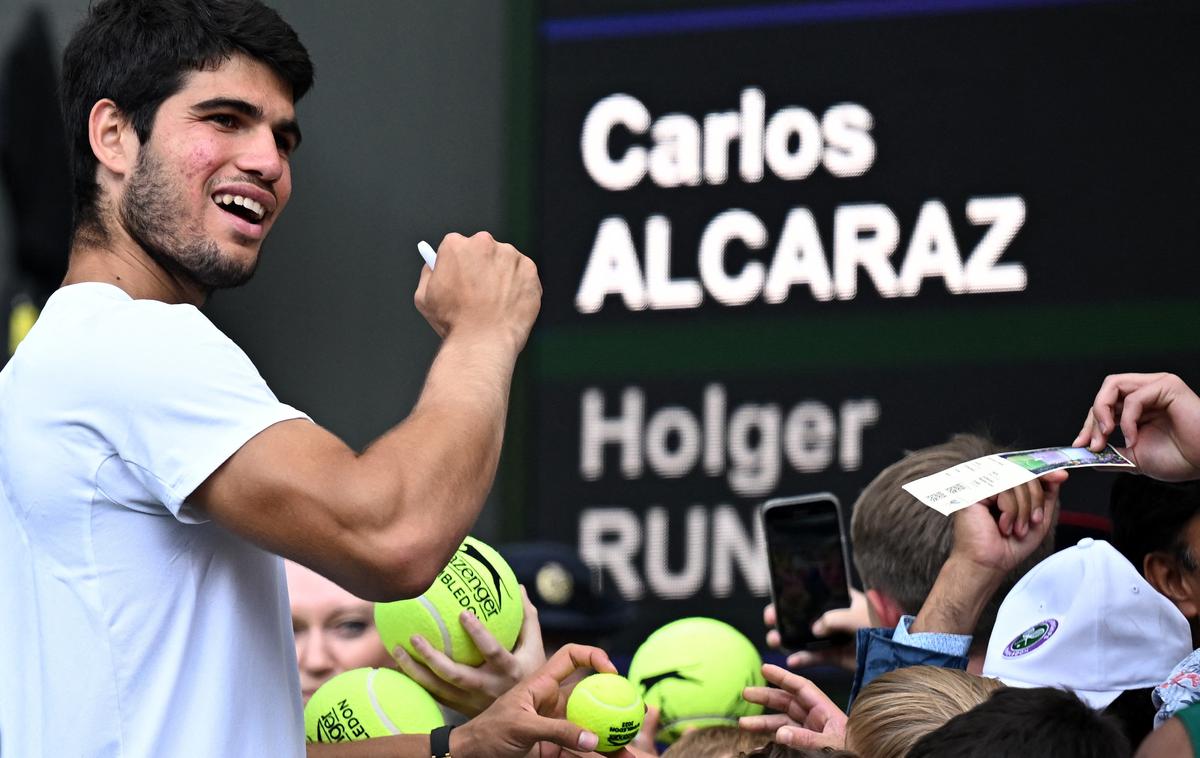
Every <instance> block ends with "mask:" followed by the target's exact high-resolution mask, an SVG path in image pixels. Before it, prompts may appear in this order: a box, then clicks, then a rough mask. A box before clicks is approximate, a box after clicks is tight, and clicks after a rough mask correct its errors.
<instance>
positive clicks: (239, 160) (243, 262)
mask: <svg viewBox="0 0 1200 758" xmlns="http://www.w3.org/2000/svg"><path fill="white" fill-rule="evenodd" d="M299 141H300V130H299V128H298V126H297V125H296V121H295V109H294V107H293V104H292V94H291V90H290V89H289V88H288V86H287V85H286V83H285V82H284V81H283V80H282V79H280V78H279V76H278V75H276V74H275V72H274V71H273V70H272V69H271V68H270V67H268V66H267V65H266V64H264V63H261V62H259V61H257V60H254V59H252V58H249V57H246V56H243V55H235V56H234V57H232V58H231V59H230V60H228V61H225V62H224V63H222V64H221V65H220V66H219V67H217V68H216V69H213V70H205V71H194V72H191V73H190V74H188V75H187V77H186V78H185V80H184V84H183V86H182V87H181V88H180V90H179V91H178V92H176V93H175V94H174V95H172V96H170V97H168V98H167V99H166V100H164V101H163V103H162V105H161V106H160V107H159V109H158V112H157V114H156V115H155V119H154V126H153V128H152V130H151V134H150V139H149V140H148V141H147V142H146V144H144V145H142V146H141V147H140V149H139V152H138V158H137V163H136V165H135V166H134V169H133V171H131V172H130V174H129V175H128V177H127V179H126V181H125V183H124V191H123V193H122V195H121V198H120V202H119V210H118V212H119V220H120V223H121V225H122V226H123V227H124V228H125V230H126V231H127V232H128V233H129V236H130V237H131V238H133V240H134V241H135V242H137V243H138V244H139V245H140V246H141V247H142V248H143V249H144V250H145V251H146V252H147V253H148V254H149V255H150V256H151V257H153V258H154V259H155V260H156V261H158V262H159V264H161V265H162V266H163V267H165V268H167V269H168V270H169V271H171V272H172V273H175V274H182V275H184V276H186V277H188V278H190V279H191V280H193V281H195V282H196V283H197V284H199V285H200V286H201V287H203V288H204V289H206V290H213V289H221V288H225V287H236V286H238V285H240V284H243V283H245V282H246V281H247V280H248V279H249V278H250V276H251V275H252V274H253V273H254V269H255V267H256V266H257V264H258V256H259V250H260V248H261V246H262V241H263V239H264V238H265V237H266V235H267V232H269V231H270V229H271V226H272V225H273V224H274V222H275V219H276V217H277V216H278V215H279V213H280V212H281V211H282V210H283V207H284V206H285V205H286V204H287V201H288V198H289V197H290V196H291V191H292V177H291V169H290V166H289V164H288V160H289V157H290V155H291V153H292V151H293V150H295V148H296V146H297V145H298V144H299Z"/></svg>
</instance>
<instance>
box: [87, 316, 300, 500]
mask: <svg viewBox="0 0 1200 758" xmlns="http://www.w3.org/2000/svg"><path fill="white" fill-rule="evenodd" d="M172 309H174V310H172ZM158 310H159V311H161V312H162V313H160V314H159V315H160V316H161V318H159V319H157V320H156V321H155V323H154V324H153V325H152V326H149V327H147V328H145V329H141V330H137V331H138V333H137V334H136V335H134V336H135V337H136V338H137V339H134V340H131V341H130V347H129V348H128V350H126V351H123V354H122V355H121V356H120V358H121V359H122V360H123V364H124V365H122V366H121V369H120V372H119V376H120V378H121V380H120V382H119V383H114V384H117V386H114V387H112V388H111V390H112V396H111V397H112V400H113V402H112V403H111V407H112V409H113V412H114V414H116V416H117V418H118V419H119V421H115V422H114V432H115V433H114V434H113V435H112V439H111V441H112V443H113V446H114V447H115V449H116V452H117V455H118V456H119V457H120V459H121V461H122V462H124V463H125V464H126V467H127V469H128V471H129V472H130V474H131V475H132V476H133V477H134V478H136V479H137V480H138V481H139V482H140V483H141V484H142V486H143V487H145V489H146V490H147V491H148V492H150V493H151V494H152V495H153V496H154V497H155V498H156V499H157V500H158V501H159V502H161V503H162V504H163V506H164V507H165V508H166V509H167V510H168V511H170V512H171V514H172V515H174V516H175V517H176V518H178V519H180V520H181V521H199V520H203V519H202V518H199V517H198V516H197V514H195V513H194V512H192V511H191V509H190V508H188V507H187V506H186V505H185V501H186V499H187V498H188V496H190V495H191V494H192V492H193V491H195V489H196V488H197V487H199V486H200V485H201V484H202V483H204V481H205V480H206V479H207V478H208V477H209V476H210V475H211V474H212V473H213V471H215V470H216V469H217V468H218V467H219V466H220V465H221V464H222V463H224V462H225V461H226V460H227V459H228V458H229V457H230V456H231V455H233V454H234V453H235V452H237V450H238V449H239V448H241V447H242V445H244V444H246V442H247V441H249V440H250V439H251V438H252V437H254V436H255V435H257V434H258V433H259V432H261V431H262V430H264V429H266V428H267V427H269V426H271V425H273V424H276V423H278V422H280V421H285V420H289V419H307V418H308V417H307V416H306V415H305V414H304V413H301V412H300V411H298V410H296V409H295V408H293V407H291V406H289V405H286V404H284V403H281V402H279V400H278V399H277V398H276V397H275V394H274V393H273V392H271V389H270V388H269V387H268V386H267V383H266V382H265V381H264V380H263V378H262V376H261V375H260V374H259V373H258V370H257V369H256V368H255V367H254V364H253V363H251V361H250V359H249V358H248V357H247V356H246V354H245V353H244V352H242V350H241V349H240V348H239V347H238V346H237V345H236V344H234V343H233V341H232V340H230V339H229V338H228V337H226V336H225V335H224V334H223V333H222V332H221V331H220V330H219V329H217V328H216V327H215V326H213V325H212V323H211V322H209V321H208V319H207V318H205V317H204V316H203V315H202V314H201V313H200V312H199V311H197V310H196V309H195V308H192V307H191V306H168V305H165V304H163V305H161V308H159V309H158Z"/></svg>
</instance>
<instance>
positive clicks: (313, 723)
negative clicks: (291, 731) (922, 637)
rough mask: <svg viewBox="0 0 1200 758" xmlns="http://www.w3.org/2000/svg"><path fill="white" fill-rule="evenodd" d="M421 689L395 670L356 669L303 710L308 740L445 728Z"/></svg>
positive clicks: (322, 688) (323, 687) (316, 695)
mask: <svg viewBox="0 0 1200 758" xmlns="http://www.w3.org/2000/svg"><path fill="white" fill-rule="evenodd" d="M445 723H446V721H445V719H443V718H442V712H441V711H440V710H439V709H438V705H437V703H435V702H434V700H433V698H432V697H431V696H430V695H429V693H428V692H426V691H425V690H424V689H422V687H421V685H419V684H417V683H416V682H414V681H413V680H411V679H409V678H408V677H407V676H405V675H404V674H401V673H400V672H399V671H393V670H392V669H371V668H363V669H351V670H349V671H343V672H342V673H340V674H338V675H337V676H335V677H334V678H332V679H330V680H329V681H328V682H325V684H322V685H321V686H320V687H319V688H318V689H317V691H316V692H314V693H313V696H312V697H311V698H309V700H308V705H306V706H304V734H305V736H306V737H307V738H308V741H309V742H350V741H357V740H366V739H370V738H372V737H386V736H387V735H389V734H424V733H426V732H429V731H430V730H432V729H436V728H437V727H439V726H442V725H443V724H445Z"/></svg>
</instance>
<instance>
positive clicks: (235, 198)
mask: <svg viewBox="0 0 1200 758" xmlns="http://www.w3.org/2000/svg"><path fill="white" fill-rule="evenodd" d="M213 200H215V201H216V202H217V203H218V204H219V205H240V206H242V207H243V208H249V209H250V210H251V211H253V212H254V215H255V216H257V217H258V219H259V220H262V217H263V216H265V215H267V209H266V207H265V206H263V204H262V203H260V202H258V201H257V200H251V199H250V198H248V197H242V196H241V195H217V196H215V197H214V198H213Z"/></svg>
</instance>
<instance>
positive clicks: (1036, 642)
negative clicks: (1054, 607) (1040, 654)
mask: <svg viewBox="0 0 1200 758" xmlns="http://www.w3.org/2000/svg"><path fill="white" fill-rule="evenodd" d="M1057 629H1058V621H1056V620H1055V619H1046V620H1045V621H1039V622H1038V623H1036V624H1034V625H1033V626H1031V627H1029V628H1028V629H1026V630H1025V631H1023V632H1021V633H1020V634H1018V635H1017V636H1016V638H1015V639H1014V640H1013V641H1012V642H1010V643H1008V647H1006V648H1004V653H1003V655H1004V657H1005V658H1019V657H1020V656H1022V655H1025V654H1026V653H1032V652H1033V651H1034V650H1037V649H1038V648H1039V647H1041V646H1042V645H1043V644H1044V643H1045V642H1046V640H1048V639H1050V638H1051V637H1053V636H1054V632H1055V631H1056V630H1057Z"/></svg>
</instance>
